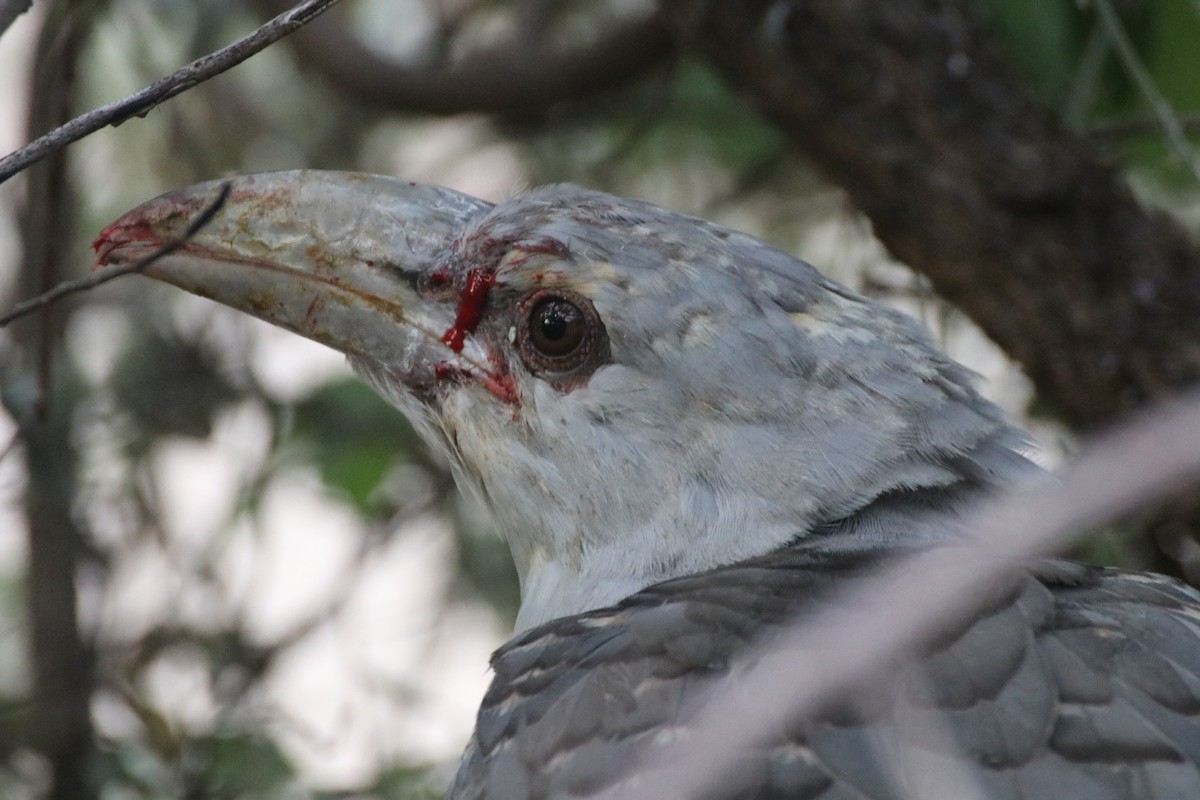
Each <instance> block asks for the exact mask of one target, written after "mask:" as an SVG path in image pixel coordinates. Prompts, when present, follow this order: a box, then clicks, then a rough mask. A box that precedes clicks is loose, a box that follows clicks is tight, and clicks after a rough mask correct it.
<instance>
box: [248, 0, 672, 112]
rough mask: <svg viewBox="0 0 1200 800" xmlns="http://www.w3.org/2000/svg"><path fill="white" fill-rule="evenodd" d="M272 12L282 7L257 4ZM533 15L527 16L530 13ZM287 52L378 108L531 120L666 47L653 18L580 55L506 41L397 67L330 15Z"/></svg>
mask: <svg viewBox="0 0 1200 800" xmlns="http://www.w3.org/2000/svg"><path fill="white" fill-rule="evenodd" d="M257 2H258V5H259V6H260V7H261V8H263V9H264V10H265V11H267V12H268V13H274V12H275V11H277V10H278V9H279V8H280V6H281V5H283V4H284V3H285V2H286V0H257ZM536 12H537V9H535V10H534V12H533V13H536ZM290 45H291V46H292V47H293V48H294V49H295V50H296V52H297V53H298V54H299V55H300V57H301V59H302V60H303V61H304V62H305V63H306V64H308V65H311V66H313V67H315V68H316V69H317V70H318V72H319V73H320V75H321V76H322V77H323V78H325V79H326V80H327V81H329V82H330V83H331V84H333V85H334V86H335V87H337V88H338V89H339V90H340V91H341V92H344V93H346V94H349V95H351V96H353V97H355V98H356V99H358V100H360V101H362V102H366V103H371V104H375V105H379V106H383V107H385V108H389V109H393V110H397V111H407V112H423V113H428V114H457V113H461V112H464V111H484V112H491V113H496V114H503V115H506V116H520V115H523V114H529V113H536V112H540V111H542V110H544V109H545V108H546V107H548V106H550V105H552V104H554V103H556V102H559V101H562V100H568V99H576V98H579V97H587V96H590V95H594V94H600V93H602V92H605V91H610V90H612V89H614V88H617V87H620V86H624V85H626V84H628V83H630V82H632V81H634V80H636V79H637V78H639V77H640V76H642V75H644V74H645V73H647V72H648V71H649V70H650V69H652V68H653V67H655V66H657V65H658V64H660V63H662V61H663V60H664V59H665V58H666V57H667V56H668V55H670V54H671V52H672V50H671V47H670V41H669V39H668V38H667V35H666V32H665V31H664V30H663V26H662V23H661V20H660V18H659V16H658V15H657V14H654V15H651V16H649V17H646V18H643V19H635V20H625V21H622V22H618V23H614V24H612V25H611V27H610V28H609V29H608V30H606V31H605V32H604V34H603V35H602V36H601V37H599V38H598V39H597V41H595V42H594V43H593V44H591V45H590V46H588V47H587V48H586V49H580V50H570V51H556V50H554V49H553V48H549V47H545V46H541V45H539V44H538V43H536V42H526V41H512V42H510V43H508V44H507V45H506V46H505V47H503V48H497V49H494V50H489V51H486V52H480V53H474V54H472V55H470V56H468V57H466V58H464V60H463V61H461V62H457V63H453V64H448V65H446V64H440V63H439V64H402V63H398V62H396V61H393V60H391V59H388V58H385V57H383V56H381V55H379V54H378V53H375V52H374V51H372V50H370V49H369V48H367V47H366V46H364V45H363V43H362V42H361V41H359V40H358V39H357V38H356V37H355V36H354V35H353V34H352V33H351V32H350V31H348V30H347V29H346V28H345V26H343V25H341V24H339V23H338V22H337V21H336V20H335V19H334V18H333V17H332V16H331V17H329V18H327V19H325V20H324V21H323V22H322V23H321V24H320V25H319V26H318V27H316V28H313V29H312V30H309V31H305V32H304V33H303V34H301V35H299V36H296V37H293V38H292V39H291V40H290Z"/></svg>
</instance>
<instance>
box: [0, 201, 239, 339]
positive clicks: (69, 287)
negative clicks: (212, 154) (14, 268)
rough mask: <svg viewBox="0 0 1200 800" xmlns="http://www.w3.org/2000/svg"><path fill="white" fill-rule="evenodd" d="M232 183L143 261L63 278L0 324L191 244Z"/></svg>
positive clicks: (138, 269)
mask: <svg viewBox="0 0 1200 800" xmlns="http://www.w3.org/2000/svg"><path fill="white" fill-rule="evenodd" d="M230 187H231V184H229V183H224V184H222V185H221V191H220V192H219V193H218V194H217V197H216V199H215V200H213V201H212V203H210V204H209V206H208V207H207V208H205V209H204V211H202V212H201V213H200V214H199V215H198V216H197V217H196V218H195V219H194V220H192V222H191V224H190V225H188V227H187V230H186V231H184V232H183V235H182V236H180V237H179V238H178V239H173V240H172V241H170V242H167V243H166V244H164V245H163V246H162V247H160V248H158V249H157V250H155V251H154V252H153V253H151V254H150V255H148V256H146V257H145V258H143V259H142V260H140V261H135V262H134V263H132V264H126V265H125V266H123V267H113V268H111V269H106V270H104V271H103V272H96V273H93V274H92V275H90V276H88V277H86V278H80V279H79V280H75V281H63V282H62V283H60V284H58V285H57V286H55V287H54V288H53V289H51V290H50V291H48V292H43V293H42V294H39V295H38V296H37V297H32V298H30V299H29V300H26V301H24V302H21V303H18V304H17V305H15V306H13V308H12V309H11V310H10V311H8V312H6V313H4V314H0V328H3V327H5V326H6V325H8V323H10V322H12V321H13V320H15V319H19V318H21V317H23V316H25V315H26V314H31V313H33V312H34V311H37V310H38V309H39V308H44V307H46V306H48V305H50V304H51V303H55V302H57V301H59V300H61V299H62V298H64V297H66V296H67V295H69V294H75V293H76V292H85V291H87V290H88V289H94V288H96V287H97V286H99V285H100V284H102V283H108V282H109V281H111V280H115V279H116V278H121V277H124V276H125V275H132V274H134V273H135V272H141V271H142V270H144V269H145V268H146V267H148V266H150V265H151V264H153V263H154V262H155V261H158V260H159V259H160V258H164V257H166V256H169V255H171V253H174V252H175V251H176V250H178V249H179V248H181V247H183V246H184V245H185V244H187V241H188V240H189V239H191V238H192V237H193V236H195V235H196V234H197V233H199V232H200V229H201V228H203V227H204V226H205V225H207V224H208V223H210V222H212V218H213V217H215V216H216V214H217V212H218V211H220V210H221V207H222V206H224V205H225V201H226V200H228V199H229V190H230Z"/></svg>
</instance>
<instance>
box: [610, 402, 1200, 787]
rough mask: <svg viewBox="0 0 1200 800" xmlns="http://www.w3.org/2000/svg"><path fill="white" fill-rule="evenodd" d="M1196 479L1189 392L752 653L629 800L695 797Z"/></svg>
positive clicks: (1197, 438) (1196, 436) (1199, 439)
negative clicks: (741, 762)
mask: <svg viewBox="0 0 1200 800" xmlns="http://www.w3.org/2000/svg"><path fill="white" fill-rule="evenodd" d="M1198 479H1200V396H1197V395H1194V394H1193V395H1191V396H1190V398H1189V399H1188V400H1187V401H1186V402H1177V403H1175V404H1170V405H1164V406H1161V407H1159V408H1157V409H1155V410H1153V411H1151V412H1149V413H1147V414H1144V415H1142V416H1141V417H1139V418H1137V419H1136V420H1134V421H1133V422H1130V423H1128V424H1126V425H1125V426H1123V427H1122V428H1119V429H1117V430H1116V431H1114V432H1113V433H1111V434H1110V435H1108V436H1107V437H1105V438H1103V439H1101V440H1099V441H1098V442H1096V443H1095V444H1094V445H1093V446H1092V447H1090V448H1089V449H1088V450H1087V451H1086V452H1085V453H1084V454H1083V456H1082V458H1080V459H1079V460H1078V461H1076V462H1075V464H1074V465H1073V466H1071V467H1070V468H1068V469H1067V470H1065V471H1064V472H1062V473H1061V474H1059V475H1058V476H1057V477H1056V479H1055V480H1053V481H1050V480H1047V481H1045V482H1042V483H1040V484H1037V485H1035V486H1032V487H1026V488H1024V489H1018V490H1014V491H1010V492H1007V493H1005V494H1002V495H1000V496H998V497H996V498H994V499H992V500H990V501H988V502H984V503H982V504H981V506H980V507H979V508H978V509H977V510H976V511H975V512H973V513H972V514H971V515H970V516H969V518H968V520H967V528H968V529H969V530H971V531H973V533H974V536H973V537H972V540H971V541H969V542H967V543H966V544H965V546H963V547H959V548H938V549H935V550H932V551H928V552H924V553H921V554H919V555H916V556H913V557H911V558H908V559H905V560H903V561H902V562H901V563H899V564H897V565H895V566H893V567H892V568H891V569H889V570H888V571H887V572H885V573H883V574H882V575H880V576H879V579H878V580H877V581H872V582H871V583H870V585H869V586H866V587H864V588H863V589H861V590H857V591H854V592H846V593H845V594H843V595H842V597H841V599H840V601H839V602H837V603H834V604H833V608H832V609H831V610H829V611H826V612H822V613H820V614H817V615H815V616H813V617H812V618H809V619H807V620H805V621H804V623H803V624H801V625H799V626H797V627H796V628H795V629H793V630H790V631H787V632H785V633H784V634H783V635H782V636H781V638H780V639H779V640H777V641H776V642H775V643H774V644H773V645H772V646H770V647H769V648H766V649H765V650H762V651H760V652H757V653H754V654H752V656H751V657H750V658H747V659H746V660H745V663H746V664H748V665H752V666H749V667H748V668H747V669H746V670H745V671H739V679H738V682H737V691H736V692H721V693H718V694H715V695H713V697H712V698H711V699H710V701H709V702H708V704H707V705H706V706H705V707H703V708H702V709H701V710H700V712H699V713H698V714H697V715H696V717H695V719H694V720H693V721H692V723H691V725H689V728H691V730H692V735H690V736H689V737H687V738H686V739H682V740H680V741H679V743H678V744H677V745H675V746H673V747H670V748H667V749H666V750H665V752H663V753H662V764H661V767H659V765H657V764H656V765H654V766H655V768H654V769H652V770H648V771H646V772H644V773H643V775H645V776H647V777H648V780H646V782H645V783H644V784H641V785H639V786H638V787H637V790H636V791H635V792H633V793H632V794H631V795H629V797H630V798H647V800H648V799H649V798H657V797H664V796H672V797H689V796H692V795H694V794H697V793H699V792H700V790H702V789H703V787H705V786H707V785H709V784H710V783H711V782H712V781H713V780H714V779H715V778H716V777H717V776H719V775H721V774H722V772H723V771H725V770H727V769H729V768H730V767H731V766H732V762H733V761H735V760H736V759H738V758H740V757H742V754H744V753H745V752H746V748H747V747H750V746H753V745H754V744H756V743H759V742H760V740H761V739H762V737H764V736H769V735H771V734H772V733H773V732H775V731H778V730H781V729H783V728H785V727H786V723H787V722H788V721H789V720H792V719H794V718H796V717H797V716H801V715H803V714H805V713H807V712H811V711H812V710H813V709H814V708H816V707H817V706H818V705H819V704H820V703H822V702H823V701H825V700H828V699H829V698H830V697H831V696H839V697H844V696H849V695H850V693H851V692H853V690H854V689H855V688H856V687H859V686H861V685H862V683H863V682H864V681H865V680H869V679H870V676H872V675H875V674H876V672H877V669H878V665H880V664H891V663H896V661H897V659H900V658H903V657H904V656H905V655H908V654H911V653H912V652H913V651H914V650H915V649H916V648H918V647H920V646H921V644H923V643H924V642H926V641H927V640H928V639H929V638H931V636H932V635H933V634H934V632H935V631H936V630H938V628H939V626H940V625H941V624H943V623H944V622H946V621H947V619H948V618H950V617H956V618H957V617H958V616H959V615H962V614H967V613H969V612H971V611H972V607H971V600H970V598H974V597H978V596H979V594H980V592H979V590H978V589H979V587H980V586H983V585H994V584H995V582H996V581H997V580H1000V579H1003V578H1004V577H1005V576H1006V575H1008V574H1010V573H1011V572H1012V571H1013V570H1014V569H1017V568H1019V565H1020V563H1021V562H1022V561H1023V560H1025V559H1029V558H1031V557H1035V556H1040V555H1044V554H1046V553H1049V552H1053V551H1055V550H1058V549H1060V548H1061V547H1062V546H1064V545H1065V544H1067V543H1069V542H1070V541H1072V540H1073V539H1074V538H1076V537H1077V536H1079V535H1080V533H1081V532H1083V531H1085V530H1086V529H1087V528H1088V527H1089V526H1093V525H1096V524H1098V523H1101V522H1104V521H1107V520H1110V519H1112V518H1113V517H1118V516H1121V515H1124V514H1128V513H1130V512H1133V511H1135V510H1137V509H1139V508H1142V507H1144V506H1145V505H1146V504H1148V503H1152V502H1155V501H1159V500H1162V499H1164V498H1167V497H1169V496H1170V495H1172V494H1174V493H1176V492H1178V491H1180V490H1182V489H1183V488H1185V487H1187V486H1189V485H1191V484H1193V483H1194V482H1195V481H1197V480H1198ZM897 598H903V601H902V602H898V601H897ZM864 608H870V609H873V612H872V614H871V615H870V616H869V617H867V616H865V615H863V614H862V613H861V611H855V609H858V610H861V609H864ZM693 726H694V727H693Z"/></svg>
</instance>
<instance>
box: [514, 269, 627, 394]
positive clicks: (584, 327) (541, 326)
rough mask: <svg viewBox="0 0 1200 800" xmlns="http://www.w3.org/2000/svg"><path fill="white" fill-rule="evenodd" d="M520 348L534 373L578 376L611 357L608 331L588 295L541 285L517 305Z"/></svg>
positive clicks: (550, 376) (518, 345)
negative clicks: (583, 368) (586, 368)
mask: <svg viewBox="0 0 1200 800" xmlns="http://www.w3.org/2000/svg"><path fill="white" fill-rule="evenodd" d="M516 322H517V326H516V345H517V352H518V353H519V354H520V356H521V360H522V361H523V362H525V366H526V367H528V368H529V370H530V371H531V372H533V373H535V374H538V375H543V376H545V377H547V378H552V377H554V376H556V375H557V376H566V375H567V374H570V376H571V377H578V372H579V368H580V367H582V366H584V365H587V364H590V365H591V366H592V367H593V368H595V367H596V366H598V365H599V364H600V363H602V362H603V361H606V360H607V359H608V334H607V332H606V331H605V330H604V323H602V322H601V321H600V315H599V314H597V313H596V309H595V308H593V307H592V304H591V303H590V302H589V301H588V299H587V298H585V297H583V296H581V295H578V294H576V293H574V292H569V291H566V290H561V291H558V290H548V289H542V290H539V291H536V292H533V293H532V294H530V295H527V296H526V297H525V298H524V299H522V300H521V301H520V302H519V303H518V304H517V309H516Z"/></svg>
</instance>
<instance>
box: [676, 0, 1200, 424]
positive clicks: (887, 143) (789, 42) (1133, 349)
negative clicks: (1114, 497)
mask: <svg viewBox="0 0 1200 800" xmlns="http://www.w3.org/2000/svg"><path fill="white" fill-rule="evenodd" d="M662 7H663V11H664V19H665V20H666V21H667V23H668V24H669V26H670V27H671V28H672V30H673V32H674V33H675V35H676V36H677V37H678V39H679V41H680V42H681V43H682V44H684V45H686V46H687V47H690V48H691V49H693V50H695V51H697V52H699V53H701V54H702V55H704V56H705V57H706V58H708V59H709V60H710V61H711V62H712V63H713V64H714V65H716V66H717V67H718V68H719V69H720V70H721V71H722V72H723V73H724V75H725V76H726V77H727V78H728V79H729V80H730V81H731V82H732V83H734V84H736V85H737V86H738V87H740V88H741V89H742V90H743V91H744V92H745V93H746V94H747V95H748V96H749V97H750V98H752V99H753V100H754V101H755V102H756V103H757V104H758V105H759V106H760V107H761V108H762V109H763V110H764V111H765V112H766V113H767V114H768V115H770V116H771V117H772V118H774V119H775V120H777V121H778V122H779V123H780V124H781V126H782V128H783V130H784V131H785V132H787V134H788V135H789V136H791V138H792V140H793V141H794V142H795V144H796V145H797V146H798V148H799V149H800V150H801V151H803V152H804V153H805V154H806V155H807V156H808V157H810V158H811V159H812V160H813V161H814V162H815V163H816V164H817V166H818V167H819V168H821V169H822V170H823V171H824V172H825V173H826V174H827V175H828V176H829V177H831V178H832V179H833V180H834V181H835V182H836V183H837V184H839V185H840V186H842V187H843V188H844V189H845V190H846V191H847V192H848V194H849V195H850V197H851V199H852V200H853V201H854V202H855V203H856V204H857V205H858V207H859V208H861V209H862V210H863V211H864V212H865V213H866V214H867V216H868V217H870V219H871V222H872V224H873V226H874V229H875V233H876V234H877V235H878V236H879V238H880V239H881V240H882V241H883V242H884V243H885V244H886V245H887V246H888V248H889V249H890V250H891V251H892V252H893V253H894V254H895V255H896V256H897V257H898V258H900V259H901V260H903V261H904V262H905V263H907V264H909V265H910V266H912V267H913V268H914V269H916V270H918V271H919V272H922V273H924V274H925V275H927V276H929V278H930V279H931V280H932V282H933V284H934V286H935V288H936V289H937V290H938V292H939V293H940V294H941V295H942V296H944V297H945V298H947V299H948V300H950V301H951V302H952V303H954V304H955V305H957V306H958V307H959V308H961V309H963V310H964V311H965V312H966V313H967V314H968V315H970V316H971V317H972V318H973V319H974V320H975V321H976V322H977V323H978V324H979V325H980V326H981V327H982V328H983V329H984V330H985V331H986V332H987V334H988V335H989V336H991V338H992V339H993V340H995V341H996V342H997V343H998V344H1000V346H1001V347H1003V348H1004V349H1005V350H1006V351H1007V352H1008V353H1009V354H1010V355H1011V356H1013V357H1014V358H1015V359H1017V360H1018V361H1019V362H1021V364H1023V365H1024V367H1025V368H1026V370H1027V372H1028V374H1029V375H1030V377H1031V378H1032V379H1033V381H1034V383H1035V385H1036V386H1037V389H1038V391H1039V394H1040V396H1041V397H1042V399H1043V400H1046V401H1049V402H1050V404H1051V405H1052V406H1054V407H1056V408H1057V409H1058V410H1059V411H1060V412H1061V414H1062V415H1063V416H1064V417H1065V418H1066V419H1067V421H1069V422H1072V423H1074V424H1076V425H1079V426H1082V427H1085V428H1087V427H1095V426H1097V425H1100V424H1102V423H1104V422H1106V421H1109V420H1112V419H1114V418H1115V417H1117V416H1119V415H1121V414H1122V413H1123V412H1125V411H1128V410H1130V409H1132V408H1134V407H1136V406H1138V405H1139V404H1141V403H1143V402H1146V401H1147V400H1149V399H1152V398H1162V397H1165V396H1169V395H1171V394H1172V393H1174V392H1177V391H1178V390H1179V389H1180V388H1181V387H1185V386H1188V385H1191V384H1193V383H1195V382H1196V381H1197V380H1198V379H1200V314H1197V313H1196V309H1197V308H1200V252H1197V249H1196V247H1195V246H1194V245H1193V243H1192V242H1191V241H1190V240H1189V238H1188V236H1187V235H1186V233H1185V232H1184V231H1183V230H1182V229H1181V228H1180V227H1179V226H1178V225H1177V224H1176V223H1175V222H1174V221H1173V220H1171V219H1169V218H1168V217H1167V216H1166V215H1165V214H1162V213H1160V212H1157V211H1154V210H1148V209H1144V208H1142V207H1141V206H1139V204H1138V203H1137V201H1136V200H1135V199H1134V197H1133V196H1132V194H1131V192H1130V191H1129V189H1128V187H1127V186H1126V185H1125V184H1124V182H1123V181H1121V180H1120V178H1119V177H1118V176H1117V175H1116V174H1115V173H1114V171H1113V170H1112V169H1111V168H1110V167H1108V166H1107V165H1105V164H1104V163H1103V162H1102V161H1101V159H1100V158H1099V157H1098V156H1097V155H1096V154H1095V152H1094V151H1093V149H1092V147H1091V145H1090V144H1089V142H1088V141H1087V140H1086V139H1084V138H1082V137H1078V136H1074V135H1072V134H1070V133H1068V132H1066V131H1064V130H1063V129H1062V128H1061V127H1060V126H1059V125H1058V124H1057V123H1056V122H1055V121H1054V119H1053V118H1052V117H1051V115H1050V114H1049V113H1048V112H1047V111H1046V110H1045V109H1043V108H1041V107H1039V106H1038V105H1037V104H1036V103H1035V102H1034V101H1033V100H1032V99H1031V98H1030V97H1029V96H1028V95H1027V94H1026V93H1025V91H1024V89H1023V86H1022V84H1021V82H1020V81H1019V80H1018V79H1017V78H1016V77H1015V76H1014V75H1013V74H1012V71H1011V69H1010V67H1009V66H1008V63H1007V60H1006V58H1005V57H1004V56H1003V54H1002V53H1001V52H1000V51H999V49H998V48H997V47H996V46H995V45H994V43H993V42H992V41H991V40H990V39H989V38H988V36H987V35H986V32H985V31H984V30H983V28H982V27H981V26H980V25H979V24H978V22H977V21H976V20H975V19H974V18H973V16H972V15H971V13H970V3H969V2H967V0H894V2H886V3H885V2H865V1H860V2H849V3H848V2H844V0H792V1H791V2H770V1H769V0H751V1H750V2H745V3H708V2H701V1H700V0H664V2H663V4H662ZM1014 312H1019V313H1014Z"/></svg>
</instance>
